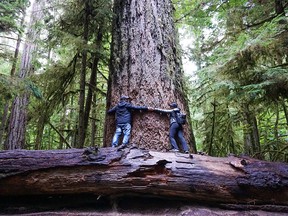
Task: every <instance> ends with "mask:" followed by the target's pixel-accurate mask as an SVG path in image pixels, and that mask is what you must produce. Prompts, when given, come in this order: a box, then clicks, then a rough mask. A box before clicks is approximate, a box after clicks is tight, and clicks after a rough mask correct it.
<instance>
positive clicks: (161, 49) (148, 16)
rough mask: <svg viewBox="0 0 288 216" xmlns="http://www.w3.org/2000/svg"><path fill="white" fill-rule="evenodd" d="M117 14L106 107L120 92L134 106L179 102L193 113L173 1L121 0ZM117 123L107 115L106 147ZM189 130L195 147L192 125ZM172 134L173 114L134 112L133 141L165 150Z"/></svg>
mask: <svg viewBox="0 0 288 216" xmlns="http://www.w3.org/2000/svg"><path fill="white" fill-rule="evenodd" d="M114 12H115V14H116V17H115V20H114V23H113V29H112V32H113V33H112V46H111V64H110V76H109V82H108V93H107V109H109V108H111V107H112V106H114V105H116V104H117V103H118V101H119V98H120V96H121V95H129V96H130V97H131V99H132V100H131V102H132V104H134V105H147V106H151V107H159V108H169V106H168V103H171V102H173V101H175V102H177V103H178V105H179V107H180V108H181V109H182V111H183V112H186V113H187V115H188V116H189V110H188V103H187V98H186V96H185V94H184V93H183V70H182V62H181V57H180V55H179V50H178V48H179V46H178V41H177V39H176V38H177V34H176V30H175V27H174V22H173V7H172V3H171V1H170V0H161V1H160V0H125V1H124V0H121V1H120V0H116V1H114ZM114 126H115V118H114V116H108V115H107V117H106V125H105V139H104V146H110V145H111V140H112V136H113V133H114V130H115V127H114ZM184 128H185V138H186V140H187V141H188V143H189V144H190V146H192V149H193V151H196V145H195V140H194V139H191V137H193V133H192V132H191V125H190V123H188V124H187V125H185V126H184ZM168 134H169V119H168V116H166V115H159V114H157V113H152V112H149V113H146V112H142V113H140V114H135V115H134V116H133V125H132V133H131V139H130V143H135V144H137V145H138V146H140V147H145V148H149V149H156V150H165V149H169V148H170V143H169V140H168Z"/></svg>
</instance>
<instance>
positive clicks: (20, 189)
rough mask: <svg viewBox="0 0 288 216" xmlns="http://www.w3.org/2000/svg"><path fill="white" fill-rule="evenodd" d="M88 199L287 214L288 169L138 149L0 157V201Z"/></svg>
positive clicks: (13, 153) (22, 152)
mask: <svg viewBox="0 0 288 216" xmlns="http://www.w3.org/2000/svg"><path fill="white" fill-rule="evenodd" d="M89 193H90V194H94V195H99V196H114V195H115V196H117V197H120V196H125V195H127V194H134V195H140V196H152V197H161V198H168V199H171V198H172V199H185V200H191V201H192V202H193V201H199V202H202V201H205V203H213V205H217V204H219V205H222V206H223V205H227V206H228V205H231V206H237V205H238V206H239V205H242V206H243V205H247V206H251V205H253V206H259V205H261V206H263V205H273V206H276V207H277V206H279V207H284V208H285V207H286V210H287V206H288V164H286V163H276V162H266V161H260V160H255V159H251V158H240V157H235V156H230V157H227V158H216V157H210V156H205V155H188V154H182V153H171V152H156V151H149V150H143V149H138V148H136V147H130V148H125V149H119V148H118V149H117V148H110V147H108V148H100V149H96V151H95V152H92V151H91V149H90V150H89V149H86V150H83V149H69V150H49V151H35V150H33V151H29V150H15V151H1V152H0V197H1V198H3V197H4V198H5V197H8V196H9V197H11V196H19V195H25V196H28V195H57V194H59V195H60V194H62V195H69V194H71V195H72V194H73V195H75V194H79V195H81V194H89Z"/></svg>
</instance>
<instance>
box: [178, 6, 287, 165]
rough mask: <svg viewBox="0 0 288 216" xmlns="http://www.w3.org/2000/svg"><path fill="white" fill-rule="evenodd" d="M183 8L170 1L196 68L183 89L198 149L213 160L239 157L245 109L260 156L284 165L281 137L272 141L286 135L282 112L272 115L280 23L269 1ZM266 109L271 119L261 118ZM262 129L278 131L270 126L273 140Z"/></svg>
mask: <svg viewBox="0 0 288 216" xmlns="http://www.w3.org/2000/svg"><path fill="white" fill-rule="evenodd" d="M189 2H190V5H189ZM189 2H188V1H173V3H174V5H175V8H176V13H175V19H176V21H177V22H178V26H179V27H183V26H185V29H189V30H188V31H190V32H189V34H190V35H192V36H193V37H194V40H195V43H194V44H193V46H191V49H190V51H191V53H190V56H189V57H188V58H190V59H192V60H193V61H195V62H196V64H197V65H198V67H199V70H198V71H197V79H196V81H194V82H193V83H191V87H190V88H191V89H190V100H191V101H193V103H191V110H192V113H193V116H192V118H193V119H194V123H193V124H194V125H193V126H194V129H196V132H195V135H196V136H197V139H198V140H200V141H201V142H202V143H200V144H198V146H200V148H201V149H204V150H205V151H210V152H209V153H210V154H212V155H217V156H220V155H222V156H225V155H226V154H228V153H230V152H232V153H236V154H239V153H241V152H243V151H244V143H245V142H244V140H243V133H244V131H247V130H248V131H249V130H250V129H251V128H252V127H253V125H252V124H251V125H247V122H245V118H244V117H245V115H244V113H245V112H244V110H243V105H244V104H248V105H249V108H250V110H249V112H250V118H252V116H255V117H256V118H257V120H258V132H259V134H260V144H261V147H262V148H261V150H262V155H263V157H264V158H265V159H269V160H286V161H287V148H286V146H287V142H288V140H287V137H286V139H281V140H279V139H278V138H277V136H276V135H275V134H277V133H276V132H275V131H278V133H279V131H282V132H281V133H282V134H287V126H286V125H287V121H288V119H287V118H285V115H284V109H282V110H280V111H279V113H278V111H277V110H276V109H275V106H274V107H273V106H272V105H275V104H279V103H282V101H283V98H286V99H287V97H288V94H287V86H288V85H287V84H288V82H287V77H288V74H287V72H288V69H287V66H288V65H287V53H288V50H287V47H288V46H287V39H288V33H287V23H288V20H287V17H285V16H283V15H278V16H277V14H276V13H275V10H274V9H275V5H274V4H275V2H274V1H265V2H264V3H262V4H259V3H257V2H254V1H253V2H252V1H236V0H234V1H233V0H230V1H213V0H207V1H196V0H195V1H193V4H191V1H189ZM286 7H287V5H286ZM187 26H188V27H187ZM191 32H192V33H191ZM215 101H216V104H215ZM271 102H272V103H271ZM286 106H287V104H286ZM267 107H270V109H269V110H270V115H271V116H272V117H273V118H270V119H268V118H267V117H268V116H267V115H266V114H265V113H266V109H267ZM246 114H247V113H246ZM199 116H201V118H199ZM277 116H278V117H277ZM276 117H277V118H276ZM248 120H249V119H248ZM213 122H214V123H213ZM267 122H269V123H270V124H272V125H273V124H275V125H277V127H275V126H271V125H270V127H272V128H275V129H274V131H273V133H270V132H269V133H268V131H269V127H264V126H263V125H265V124H266V123H267ZM248 123H249V122H248ZM285 126H286V127H285ZM283 131H284V132H283ZM263 134H266V135H265V136H263ZM267 134H270V136H269V137H270V138H269V139H268V138H267V137H268V136H267ZM263 137H266V138H265V139H264V138H263ZM211 142H212V143H211ZM231 143H233V145H234V148H231ZM269 143H270V144H271V145H272V143H273V148H268V147H269V146H270V144H269ZM211 148H212V149H211ZM267 149H268V150H267ZM272 149H273V150H272ZM270 150H271V152H269V151H270ZM282 150H283V151H282ZM272 151H274V152H275V154H274V153H272ZM280 151H282V153H281V154H279V152H280ZM254 153H255V154H254V155H257V154H259V152H254ZM260 154H261V153H260ZM254 155H253V156H254ZM267 155H270V156H269V157H268V156H267Z"/></svg>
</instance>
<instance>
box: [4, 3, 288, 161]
mask: <svg viewBox="0 0 288 216" xmlns="http://www.w3.org/2000/svg"><path fill="white" fill-rule="evenodd" d="M112 5H113V4H112V1H107V0H97V1H96V0H95V1H92V0H90V1H88V0H87V1H82V0H61V1H60V0H41V1H35V2H34V4H32V2H30V1H29V0H16V1H15V0H4V1H1V2H0V14H1V16H0V91H1V94H0V106H1V109H0V120H1V124H0V149H3V150H6V149H36V150H37V149H65V148H83V147H85V146H102V145H103V142H105V140H103V133H104V125H105V113H106V95H107V88H108V86H107V82H108V78H109V58H110V44H111V23H112V19H113V16H114V14H113V10H112ZM173 5H174V9H175V10H174V13H175V14H174V20H175V23H176V25H177V28H178V31H179V42H180V44H182V45H183V49H182V56H183V59H184V58H185V59H188V60H189V61H191V62H193V63H194V64H196V66H197V69H196V70H194V69H192V68H190V69H189V68H188V69H187V67H185V66H184V68H185V70H186V71H185V72H186V75H185V76H186V77H185V80H186V83H185V91H186V94H187V95H188V98H189V109H190V114H191V124H192V127H193V130H194V134H195V137H196V144H197V150H198V151H199V152H205V153H207V154H208V155H211V156H226V155H227V154H230V153H233V154H247V155H250V156H252V157H257V158H260V159H266V160H271V161H286V162H287V161H288V130H287V129H288V111H287V104H288V101H287V98H288V63H287V61H288V56H287V54H288V19H287V10H288V9H287V8H288V1H287V0H221V1H220V0H189V1H188V0H173ZM187 38H189V39H191V40H187ZM185 41H186V42H185ZM187 41H190V42H189V43H187ZM184 42H185V43H184ZM183 62H186V60H185V61H183Z"/></svg>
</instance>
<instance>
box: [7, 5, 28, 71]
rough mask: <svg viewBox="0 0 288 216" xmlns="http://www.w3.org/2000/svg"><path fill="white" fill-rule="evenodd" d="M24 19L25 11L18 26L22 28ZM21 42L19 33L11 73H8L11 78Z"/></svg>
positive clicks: (20, 33)
mask: <svg viewBox="0 0 288 216" xmlns="http://www.w3.org/2000/svg"><path fill="white" fill-rule="evenodd" d="M25 17H26V11H24V14H23V17H22V19H21V23H20V26H23V24H24V21H25ZM21 41H22V32H21V31H20V32H19V34H18V38H17V43H16V48H15V52H14V58H13V63H12V67H11V72H10V74H11V76H14V75H15V71H16V65H17V61H18V56H19V48H20V45H21Z"/></svg>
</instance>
